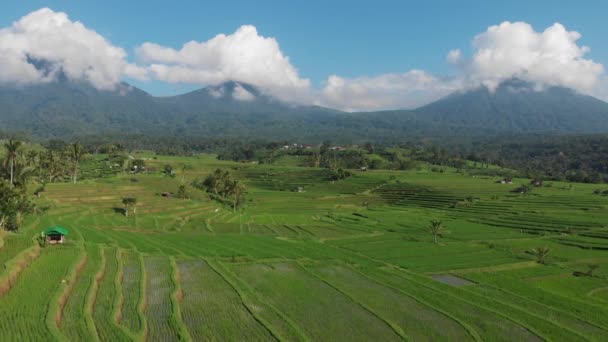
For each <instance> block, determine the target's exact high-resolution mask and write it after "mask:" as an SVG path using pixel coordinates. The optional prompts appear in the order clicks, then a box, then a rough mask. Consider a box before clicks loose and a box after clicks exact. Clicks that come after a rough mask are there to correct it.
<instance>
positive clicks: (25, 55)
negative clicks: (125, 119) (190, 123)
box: [0, 8, 147, 90]
mask: <svg viewBox="0 0 608 342" xmlns="http://www.w3.org/2000/svg"><path fill="white" fill-rule="evenodd" d="M126 57H127V53H126V52H125V50H123V49H122V48H120V47H116V46H113V45H112V44H111V43H110V42H109V41H108V40H106V39H105V38H104V37H103V36H101V35H100V34H98V33H97V32H95V31H93V30H91V29H89V28H87V27H86V26H84V24H82V23H80V22H78V21H71V20H70V19H69V18H68V16H67V14H65V13H60V12H54V11H52V10H50V9H48V8H43V9H40V10H37V11H35V12H32V13H30V14H28V15H26V16H24V17H22V18H21V19H19V20H18V21H16V22H15V23H13V25H11V26H10V27H6V28H3V29H1V30H0V70H1V71H0V82H4V83H16V84H31V83H44V82H50V81H53V80H56V79H57V78H67V79H70V80H75V81H87V82H90V83H91V84H92V85H94V86H95V87H96V88H99V89H108V90H110V89H115V88H116V86H117V85H118V84H119V83H120V81H121V79H122V78H123V77H124V76H128V77H133V78H137V79H146V77H147V76H146V74H147V71H146V69H144V68H142V67H138V66H136V65H134V64H131V63H128V62H127V60H126Z"/></svg>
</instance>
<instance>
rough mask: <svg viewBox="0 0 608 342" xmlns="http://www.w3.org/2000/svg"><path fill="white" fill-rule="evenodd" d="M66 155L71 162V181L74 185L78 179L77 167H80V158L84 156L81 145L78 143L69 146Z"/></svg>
mask: <svg viewBox="0 0 608 342" xmlns="http://www.w3.org/2000/svg"><path fill="white" fill-rule="evenodd" d="M68 155H69V157H70V160H71V161H72V180H73V181H74V184H76V181H77V179H78V166H79V165H80V161H81V160H82V156H84V150H83V149H82V145H80V144H79V143H78V142H75V143H73V144H71V145H70V147H69V149H68Z"/></svg>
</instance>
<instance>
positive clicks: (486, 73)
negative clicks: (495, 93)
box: [448, 22, 604, 94]
mask: <svg viewBox="0 0 608 342" xmlns="http://www.w3.org/2000/svg"><path fill="white" fill-rule="evenodd" d="M580 38H581V35H580V34H579V33H578V32H575V31H567V30H566V28H565V27H564V26H563V25H561V24H559V23H556V24H554V25H552V26H550V27H548V28H547V29H545V30H544V31H543V32H536V31H535V30H534V28H533V27H532V26H531V25H529V24H527V23H523V22H515V23H511V22H504V23H502V24H500V25H496V26H491V27H489V28H488V29H487V31H486V32H483V33H481V34H479V35H477V36H476V37H475V39H474V40H473V48H474V54H473V56H472V57H471V58H470V59H469V60H468V61H467V62H466V63H465V64H464V67H463V72H464V77H465V78H466V79H467V81H468V82H469V83H470V84H472V85H473V86H475V85H479V84H483V85H485V86H487V87H488V88H489V89H491V90H493V89H495V88H496V87H497V86H498V85H499V84H500V83H501V82H502V81H504V80H506V79H510V78H520V79H522V80H525V81H529V82H532V83H534V84H536V85H537V86H539V87H544V86H564V87H569V88H572V89H575V90H578V91H579V92H582V93H588V94H589V93H593V92H594V91H595V90H596V89H597V86H598V85H599V84H600V82H601V79H602V78H603V77H604V67H603V66H602V65H601V64H599V63H596V62H594V61H593V60H591V59H586V58H585V55H586V54H587V53H588V52H589V50H590V49H589V48H588V47H586V46H579V45H578V44H577V40H579V39H580ZM448 58H449V57H448Z"/></svg>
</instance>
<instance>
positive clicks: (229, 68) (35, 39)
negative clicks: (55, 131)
mask: <svg viewBox="0 0 608 342" xmlns="http://www.w3.org/2000/svg"><path fill="white" fill-rule="evenodd" d="M580 38H581V35H580V34H579V33H578V32H575V31H568V30H567V29H566V28H565V27H564V26H563V25H561V24H559V23H556V24H554V25H552V26H550V27H548V28H547V29H545V30H544V31H542V32H537V31H535V30H534V28H533V27H532V26H531V25H529V24H527V23H523V22H515V23H511V22H504V23H502V24H500V25H496V26H491V27H489V28H488V29H487V30H486V31H485V32H482V33H480V34H478V35H477V36H476V37H475V38H474V39H473V42H472V48H473V51H472V54H471V56H465V55H464V53H463V52H462V51H461V50H460V49H454V50H451V51H449V53H448V54H447V56H446V61H447V63H448V64H450V65H452V66H453V67H454V70H455V73H453V74H452V75H451V76H449V77H441V76H437V75H433V74H432V73H430V72H428V71H423V70H416V69H414V70H410V71H403V72H395V73H387V74H381V75H375V76H369V77H343V76H339V75H331V76H329V77H328V78H327V80H326V81H325V83H324V85H323V87H321V88H320V89H319V88H313V87H312V86H311V82H310V81H309V80H308V79H306V78H303V77H301V76H300V75H299V72H298V70H297V68H296V67H295V66H294V65H292V64H291V62H290V60H289V58H288V57H287V56H285V54H284V53H283V51H282V50H281V48H280V46H279V43H278V42H277V40H276V39H275V38H272V37H264V36H261V35H260V34H259V33H258V32H257V29H256V28H255V27H254V26H250V25H245V26H241V27H240V28H238V29H237V30H236V31H235V32H234V33H231V34H227V35H226V34H219V35H217V36H215V37H213V38H211V39H209V40H207V41H201V42H197V41H190V42H188V43H186V44H184V45H183V46H182V47H181V48H180V49H174V48H171V47H166V46H161V45H158V44H155V43H151V42H147V43H144V44H142V45H140V46H138V47H137V48H136V50H135V52H136V56H137V59H138V61H139V62H140V63H141V65H136V64H131V63H129V62H127V53H126V52H125V50H124V49H122V48H120V47H117V46H114V45H112V44H111V43H110V42H109V41H108V40H106V39H105V38H104V37H103V36H101V35H99V34H98V33H97V32H95V31H93V30H91V29H89V28H87V27H85V26H84V25H83V24H82V23H80V22H78V21H72V20H70V19H69V18H68V16H67V14H65V13H61V12H54V11H52V10H50V9H48V8H43V9H40V10H38V11H35V12H32V13H30V14H28V15H26V16H24V17H23V18H21V19H19V20H18V21H16V22H15V23H13V24H12V25H11V26H9V27H6V28H3V29H0V83H17V84H29V83H41V82H51V81H53V80H56V79H57V78H59V77H67V78H68V79H71V80H81V81H88V82H90V83H91V84H93V85H94V86H95V87H97V88H99V89H115V88H116V85H117V84H119V83H120V82H121V80H122V79H123V78H124V77H131V78H136V79H141V80H145V79H147V78H148V77H152V78H154V79H157V80H160V81H165V82H170V83H189V84H199V85H201V86H204V85H217V84H219V83H222V82H226V81H237V82H243V83H250V84H252V85H254V86H256V87H258V88H259V89H260V90H261V91H262V92H263V93H265V94H267V95H271V96H273V97H275V98H277V99H280V100H283V101H288V102H295V103H301V104H302V103H315V104H319V105H323V106H328V107H332V108H338V109H344V110H349V111H355V110H379V109H393V108H413V107H417V106H420V105H424V104H426V103H428V102H431V101H433V100H436V99H438V98H440V97H442V96H444V95H447V94H449V93H451V92H454V91H459V90H466V89H470V88H472V87H478V86H481V85H483V86H486V87H488V88H489V89H491V90H493V89H496V87H497V86H498V85H499V84H500V83H501V82H503V81H504V80H507V79H511V78H520V79H522V80H525V81H528V82H532V83H534V84H535V85H536V88H537V89H542V88H544V87H546V86H564V87H569V88H573V89H575V90H577V91H579V92H581V93H585V94H590V95H594V96H596V97H599V98H603V99H608V79H607V78H606V76H605V73H604V67H603V65H602V64H600V63H597V62H594V61H593V60H591V59H589V58H588V57H587V54H588V52H589V50H590V49H589V48H588V47H586V46H581V45H579V44H578V41H579V39H580ZM222 91H223V90H221V89H220V90H217V89H216V90H210V93H211V95H213V96H216V97H222V96H224V94H223V93H222ZM232 96H233V98H235V99H238V100H242V101H249V100H252V99H253V98H254V97H255V95H254V94H251V93H250V92H248V91H247V90H246V89H245V88H244V87H242V86H240V85H239V86H238V87H236V88H235V89H234V92H233V93H232Z"/></svg>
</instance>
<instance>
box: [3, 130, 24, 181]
mask: <svg viewBox="0 0 608 342" xmlns="http://www.w3.org/2000/svg"><path fill="white" fill-rule="evenodd" d="M21 145H22V143H21V141H19V140H13V139H9V140H8V141H7V142H6V143H4V148H6V158H5V159H4V167H6V168H8V169H9V172H10V183H11V185H13V184H14V183H15V167H16V163H17V157H18V156H19V152H20V150H21Z"/></svg>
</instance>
